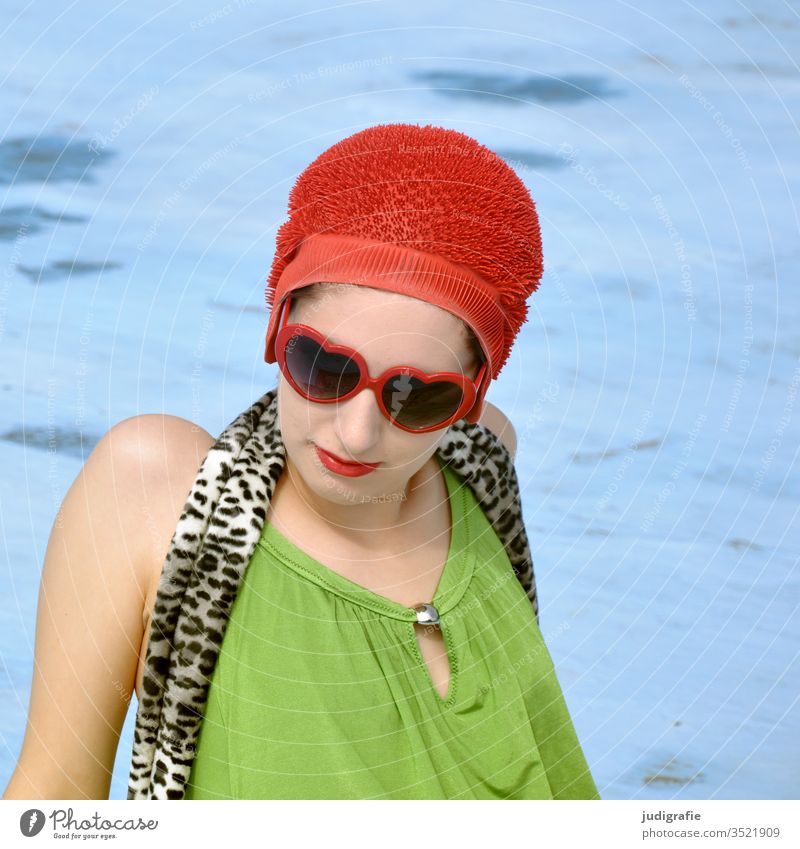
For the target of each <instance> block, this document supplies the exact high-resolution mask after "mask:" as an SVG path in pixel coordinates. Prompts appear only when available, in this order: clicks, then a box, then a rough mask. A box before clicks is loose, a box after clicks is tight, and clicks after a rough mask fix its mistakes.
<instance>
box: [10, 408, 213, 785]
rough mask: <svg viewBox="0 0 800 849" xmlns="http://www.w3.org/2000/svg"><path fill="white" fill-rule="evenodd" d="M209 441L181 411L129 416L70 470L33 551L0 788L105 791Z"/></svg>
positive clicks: (210, 440)
mask: <svg viewBox="0 0 800 849" xmlns="http://www.w3.org/2000/svg"><path fill="white" fill-rule="evenodd" d="M212 442H213V440H212V437H211V436H210V435H209V434H208V433H206V432H205V431H204V430H203V429H202V428H198V427H197V426H195V425H193V424H192V423H191V422H188V421H186V420H184V419H179V418H177V417H174V416H160V415H145V416H134V417H132V418H129V419H125V420H123V421H121V422H119V423H118V424H116V425H114V426H113V427H112V428H110V430H108V431H107V432H106V433H105V434H104V435H103V437H102V438H101V439H100V441H99V442H98V443H97V445H96V446H95V448H94V450H93V451H92V453H91V454H90V456H89V458H88V459H87V460H86V463H85V464H84V466H83V467H82V468H81V470H80V472H79V473H78V475H77V477H76V478H75V480H74V482H73V484H72V486H71V487H70V489H69V491H68V492H67V494H66V496H65V497H64V500H63V503H62V505H61V507H60V510H59V513H58V516H57V518H56V521H55V523H54V525H53V529H52V532H51V534H50V539H49V541H48V544H47V550H46V552H45V559H44V564H43V567H42V577H41V585H40V589H39V604H38V607H37V616H36V645H35V655H34V664H33V676H32V683H31V697H30V703H29V709H28V722H27V726H26V732H25V738H24V740H23V745H22V749H21V751H20V756H19V758H18V762H17V767H16V768H15V770H14V773H13V775H12V777H11V780H10V781H9V784H8V787H7V789H6V792H5V793H4V795H3V798H6V799H41V798H44V799H76V798H84V797H85V798H90V799H105V798H108V789H109V783H110V778H111V773H112V770H113V767H114V759H115V756H116V751H117V744H118V742H119V735H120V731H121V728H122V725H123V723H124V721H125V716H126V713H127V710H128V705H129V702H130V699H131V695H132V693H133V690H134V687H135V686H137V680H138V681H139V682H140V681H141V657H142V643H143V639H144V637H145V636H146V633H147V629H146V627H145V621H144V618H145V616H146V615H147V612H148V611H147V608H148V607H149V605H151V604H152V593H151V592H150V588H151V587H153V586H155V587H157V585H158V580H157V579H158V577H159V576H160V573H161V566H162V564H163V560H164V557H165V555H166V551H167V549H168V546H169V543H170V541H171V538H172V534H173V531H174V528H175V525H176V523H177V521H178V518H179V517H180V513H181V511H182V507H183V505H184V503H185V499H186V497H187V495H188V492H189V490H190V489H191V485H192V481H193V479H194V476H195V474H196V471H197V469H198V467H199V466H200V465H201V464H202V461H203V459H204V457H205V454H206V453H207V451H208V448H209V447H210V445H211V444H212ZM145 598H147V602H145ZM143 608H144V613H143ZM137 670H138V671H137ZM137 676H138V678H137Z"/></svg>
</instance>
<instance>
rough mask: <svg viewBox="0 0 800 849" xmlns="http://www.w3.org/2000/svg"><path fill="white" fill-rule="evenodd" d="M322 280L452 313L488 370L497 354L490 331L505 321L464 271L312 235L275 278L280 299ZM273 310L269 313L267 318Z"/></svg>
mask: <svg viewBox="0 0 800 849" xmlns="http://www.w3.org/2000/svg"><path fill="white" fill-rule="evenodd" d="M321 280H325V281H327V282H329V283H350V284H354V285H362V286H370V287H372V288H375V289H385V290H386V291H389V292H398V293H400V294H401V295H408V296H410V297H412V298H419V297H420V290H421V287H422V286H424V292H425V297H424V298H423V300H425V301H426V302H428V303H431V304H435V305H436V306H438V307H441V308H442V309H445V310H447V311H448V312H451V313H454V314H455V315H457V316H458V317H459V318H461V319H462V320H463V321H465V322H466V323H467V324H468V325H469V326H470V327H472V329H473V331H474V332H475V334H476V336H477V337H478V340H479V342H480V344H481V348H483V350H484V352H486V354H487V359H488V360H489V371H490V373H491V372H492V366H493V364H496V363H497V362H499V360H500V359H501V357H502V355H503V339H502V336H500V335H499V334H498V333H497V332H496V328H497V327H498V326H502V324H503V322H504V321H505V319H504V317H503V312H502V310H501V308H500V305H499V303H498V302H497V290H496V289H494V288H493V287H492V286H490V285H489V284H488V283H487V282H486V281H485V280H483V279H482V278H480V277H479V276H478V275H477V274H475V273H474V272H473V271H471V270H470V269H469V268H465V267H459V266H458V265H456V264H455V263H451V262H448V261H447V260H446V259H444V258H443V257H440V256H435V255H433V254H426V253H422V252H421V251H415V250H413V249H412V248H406V247H403V246H402V245H393V244H390V243H387V242H371V241H368V240H367V239H360V238H358V237H355V236H338V235H334V234H329V235H316V236H311V237H309V238H308V239H306V241H305V242H303V244H302V245H301V246H300V248H299V249H298V252H297V255H296V256H295V258H294V259H293V260H292V262H291V263H290V264H289V265H288V266H287V268H286V270H285V271H284V272H283V274H282V275H281V280H280V290H281V300H283V298H285V297H286V295H288V294H289V293H290V292H293V291H294V290H295V289H301V288H302V287H304V286H309V285H310V284H311V283H315V282H319V281H321ZM273 315H274V316H275V320H274V322H272V321H271V324H272V323H274V324H275V325H277V311H273V314H272V315H271V316H270V319H272V318H273ZM267 340H268V341H267V350H266V355H265V359H266V361H267V362H274V361H275V350H274V345H275V334H274V333H269V332H268V333H267Z"/></svg>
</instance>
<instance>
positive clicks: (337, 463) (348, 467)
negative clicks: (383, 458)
mask: <svg viewBox="0 0 800 849" xmlns="http://www.w3.org/2000/svg"><path fill="white" fill-rule="evenodd" d="M314 448H315V449H316V451H317V456H318V457H319V459H320V461H321V462H322V463H323V465H324V466H325V467H326V468H328V469H330V470H331V471H332V472H335V473H336V474H339V475H345V476H346V477H359V476H360V475H366V474H369V473H370V472H374V471H375V469H377V468H378V466H380V465H381V464H380V463H353V462H351V461H350V460H344V459H342V458H341V457H338V456H337V455H336V454H331V452H330V451H326V450H325V449H324V448H320V447H319V445H315V446H314Z"/></svg>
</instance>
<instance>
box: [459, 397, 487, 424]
mask: <svg viewBox="0 0 800 849" xmlns="http://www.w3.org/2000/svg"><path fill="white" fill-rule="evenodd" d="M486 403H487V402H486V399H485V398H479V399H478V400H477V401H476V402H475V404H474V405H473V407H472V409H471V410H470V411H469V412H468V413H467V415H466V416H464V418H465V419H466V420H467V421H468V422H469V423H470V424H477V423H478V421H479V420H480V418H481V416H482V415H483V414H484V411H485V407H486Z"/></svg>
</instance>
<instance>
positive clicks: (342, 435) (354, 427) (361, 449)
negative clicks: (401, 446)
mask: <svg viewBox="0 0 800 849" xmlns="http://www.w3.org/2000/svg"><path fill="white" fill-rule="evenodd" d="M384 423H387V424H388V422H386V419H385V418H384V417H383V413H381V411H380V407H378V399H377V398H376V397H375V393H374V392H373V391H372V390H371V389H368V388H367V389H363V390H362V391H361V392H359V393H358V394H357V395H354V396H353V397H352V398H348V399H347V400H346V401H340V402H339V403H337V404H336V435H337V436H338V438H339V441H340V442H341V444H342V446H343V447H344V448H346V449H347V450H348V452H349V453H350V455H351V456H352V457H355V458H356V459H367V460H372V459H380V458H375V457H373V456H372V455H373V454H374V451H372V449H373V448H374V447H375V445H376V444H377V443H378V441H379V439H380V433H381V429H382V428H383V425H384Z"/></svg>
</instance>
